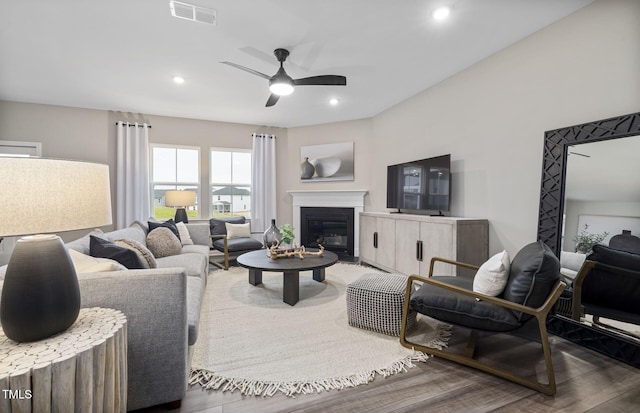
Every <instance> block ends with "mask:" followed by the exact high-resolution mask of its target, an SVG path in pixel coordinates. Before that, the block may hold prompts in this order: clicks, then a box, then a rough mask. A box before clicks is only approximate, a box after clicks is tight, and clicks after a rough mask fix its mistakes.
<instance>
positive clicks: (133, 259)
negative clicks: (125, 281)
mask: <svg viewBox="0 0 640 413" xmlns="http://www.w3.org/2000/svg"><path fill="white" fill-rule="evenodd" d="M89 254H90V255H91V256H92V257H96V258H109V259H112V260H116V261H118V262H119V263H120V264H122V265H124V266H125V267H127V268H128V269H130V270H134V269H140V268H143V266H142V263H141V262H140V258H138V254H136V253H135V252H133V251H132V250H130V249H128V248H123V247H119V246H117V245H116V244H114V243H113V242H111V241H107V240H106V239H102V238H98V237H96V236H93V235H91V236H90V240H89Z"/></svg>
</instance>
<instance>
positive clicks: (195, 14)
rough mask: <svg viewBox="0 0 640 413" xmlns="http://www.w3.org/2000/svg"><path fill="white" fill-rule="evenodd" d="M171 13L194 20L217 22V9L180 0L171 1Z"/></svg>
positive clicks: (209, 22)
mask: <svg viewBox="0 0 640 413" xmlns="http://www.w3.org/2000/svg"><path fill="white" fill-rule="evenodd" d="M169 7H171V15H172V16H174V17H177V18H179V19H185V20H191V21H194V22H200V23H207V24H213V25H215V24H216V11H215V10H212V9H207V8H204V7H200V6H195V5H193V4H188V3H183V2H180V1H170V2H169Z"/></svg>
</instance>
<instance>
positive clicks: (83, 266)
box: [69, 248, 127, 274]
mask: <svg viewBox="0 0 640 413" xmlns="http://www.w3.org/2000/svg"><path fill="white" fill-rule="evenodd" d="M69 256H70V257H71V262H72V263H73V267H74V268H75V269H76V273H78V274H82V273H85V272H103V271H118V270H126V269H127V268H126V267H125V266H124V265H122V264H120V263H119V262H117V261H114V260H110V259H108V258H95V257H91V256H89V255H85V254H83V253H81V252H78V251H76V250H74V249H72V248H69Z"/></svg>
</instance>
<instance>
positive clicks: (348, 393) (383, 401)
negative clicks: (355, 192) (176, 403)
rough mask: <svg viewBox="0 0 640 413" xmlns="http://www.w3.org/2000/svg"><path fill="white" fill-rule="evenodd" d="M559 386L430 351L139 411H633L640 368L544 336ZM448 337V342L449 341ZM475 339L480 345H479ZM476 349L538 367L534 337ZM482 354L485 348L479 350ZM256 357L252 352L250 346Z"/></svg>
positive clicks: (639, 403)
mask: <svg viewBox="0 0 640 413" xmlns="http://www.w3.org/2000/svg"><path fill="white" fill-rule="evenodd" d="M550 341H551V345H552V351H553V363H554V368H555V371H556V381H557V383H558V392H557V394H556V396H554V397H551V396H545V395H543V394H540V393H537V392H535V391H533V390H529V389H528V388H525V387H522V386H519V385H517V384H513V383H510V382H507V381H505V380H502V379H499V378H497V377H494V376H491V375H488V374H486V373H482V372H480V371H477V370H474V369H471V368H467V367H464V366H461V365H458V364H455V363H452V362H450V361H447V360H443V359H437V358H433V359H430V360H429V361H427V362H426V363H419V364H418V365H417V366H416V367H414V368H412V369H409V371H408V372H406V373H402V374H398V375H395V376H392V377H388V378H380V377H378V378H376V380H375V381H374V382H372V383H370V384H368V385H363V386H358V387H356V388H353V389H347V390H341V391H330V392H323V393H320V394H312V395H300V396H296V397H295V398H289V397H286V396H282V395H277V396H275V397H266V398H263V397H244V396H242V395H240V394H239V393H238V392H234V393H228V392H227V393H223V392H220V391H203V390H202V389H201V388H200V387H199V386H194V387H190V388H189V390H188V391H187V395H186V397H185V398H184V399H183V401H182V406H181V408H180V409H173V410H169V409H167V408H166V407H162V406H158V407H154V408H149V409H144V410H140V411H139V412H140V413H141V412H145V413H151V412H185V413H186V412H193V413H196V412H208V413H240V412H243V413H269V412H299V413H315V412H317V413H331V412H335V413H344V412H349V413H358V412H363V413H364V412H367V413H389V412H394V413H400V412H516V411H517V412H532V413H535V412H591V413H595V412H607V413H611V412H637V411H640V385H639V384H640V370H639V369H636V368H634V367H631V366H629V365H627V364H624V363H621V362H618V361H615V360H613V359H610V358H608V357H606V356H603V355H601V354H598V353H595V352H593V351H590V350H588V349H585V348H583V347H580V346H577V345H575V344H573V343H571V342H568V341H566V340H563V339H561V338H558V337H555V336H551V338H550ZM452 344H455V343H452ZM480 346H482V347H480ZM478 351H479V352H480V353H479V356H480V357H481V358H482V359H484V360H491V361H492V362H495V363H497V364H500V365H507V364H510V365H515V366H516V370H517V371H518V372H520V373H522V374H536V373H535V372H536V371H538V372H540V370H541V367H542V366H543V361H542V357H541V351H540V346H539V344H538V343H532V342H526V341H523V340H522V339H519V338H513V337H508V336H504V335H500V336H491V337H485V338H484V339H482V341H481V342H480V343H479V348H478ZM485 353H486V354H485ZM256 356H257V357H259V354H258V353H256Z"/></svg>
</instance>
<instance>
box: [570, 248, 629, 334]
mask: <svg viewBox="0 0 640 413" xmlns="http://www.w3.org/2000/svg"><path fill="white" fill-rule="evenodd" d="M639 303H640V254H638V253H634V252H629V251H625V250H621V249H616V248H611V247H607V246H605V245H600V244H598V245H594V246H593V252H592V253H591V254H589V255H588V256H587V259H586V260H585V262H584V264H583V265H582V268H580V271H579V272H578V275H577V276H576V279H575V280H574V282H573V303H572V310H571V318H573V319H574V320H578V321H580V316H581V315H584V314H590V315H591V316H592V317H593V323H594V324H596V325H599V326H600V327H604V328H607V329H611V330H615V331H617V332H619V333H622V334H626V335H629V336H631V337H633V338H636V339H637V338H640V337H639V336H638V335H636V334H632V333H630V332H628V331H624V330H621V329H618V328H616V327H614V326H611V325H609V324H606V323H604V322H602V321H601V320H600V317H603V318H607V319H610V320H617V321H622V322H625V323H631V324H636V325H640V304H639Z"/></svg>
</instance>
